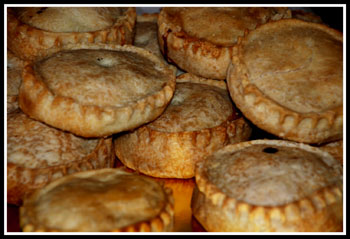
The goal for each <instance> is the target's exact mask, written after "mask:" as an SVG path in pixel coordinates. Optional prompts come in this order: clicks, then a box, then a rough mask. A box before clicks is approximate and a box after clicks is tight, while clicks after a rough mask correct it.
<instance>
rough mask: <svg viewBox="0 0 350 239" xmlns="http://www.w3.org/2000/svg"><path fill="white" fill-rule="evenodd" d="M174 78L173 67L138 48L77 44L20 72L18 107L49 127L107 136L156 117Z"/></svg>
mask: <svg viewBox="0 0 350 239" xmlns="http://www.w3.org/2000/svg"><path fill="white" fill-rule="evenodd" d="M175 80H176V77H175V69H173V68H170V67H169V66H168V65H166V64H165V63H163V62H162V61H161V60H160V59H159V58H158V57H156V56H155V55H153V54H152V53H150V52H149V51H147V50H144V49H142V48H138V47H135V46H131V45H125V46H119V45H112V44H75V45H69V46H66V47H65V49H64V50H62V51H60V52H57V53H53V54H50V53H47V55H46V56H45V57H43V58H42V59H41V60H39V61H36V62H33V63H32V64H29V65H28V66H26V67H25V68H24V72H23V81H22V84H21V87H20V93H19V106H20V108H21V109H22V110H23V111H24V112H25V113H26V114H27V115H29V116H30V117H32V118H34V119H37V120H40V121H43V122H45V123H47V124H49V125H51V126H53V127H56V128H59V129H62V130H66V131H69V132H72V133H74V134H76V135H79V136H83V137H105V136H109V135H112V134H114V133H117V132H121V131H124V130H129V129H133V128H136V127H138V126H140V125H142V124H145V123H147V122H149V121H151V120H154V119H155V118H156V117H158V116H159V115H160V114H161V113H162V112H163V111H164V109H165V108H166V106H167V105H168V103H169V102H170V100H171V98H172V96H173V92H174V90H175Z"/></svg>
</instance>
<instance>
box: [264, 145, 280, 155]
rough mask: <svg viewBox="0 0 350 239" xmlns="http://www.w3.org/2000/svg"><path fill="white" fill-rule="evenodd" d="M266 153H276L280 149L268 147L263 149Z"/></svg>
mask: <svg viewBox="0 0 350 239" xmlns="http://www.w3.org/2000/svg"><path fill="white" fill-rule="evenodd" d="M263 152H264V153H268V154H274V153H277V152H278V149H276V148H273V147H267V148H264V149H263Z"/></svg>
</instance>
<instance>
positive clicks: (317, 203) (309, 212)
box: [192, 140, 343, 232]
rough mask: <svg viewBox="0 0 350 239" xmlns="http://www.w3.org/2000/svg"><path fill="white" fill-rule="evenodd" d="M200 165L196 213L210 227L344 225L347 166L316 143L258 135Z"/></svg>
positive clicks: (329, 228) (320, 228)
mask: <svg viewBox="0 0 350 239" xmlns="http://www.w3.org/2000/svg"><path fill="white" fill-rule="evenodd" d="M196 166H197V167H196V176H195V179H196V187H195V188H194V192H193V196H192V213H193V215H194V216H195V218H196V219H197V220H198V221H199V222H200V224H201V225H202V226H203V227H204V228H205V229H206V230H207V231H209V232H212V231H217V232H339V231H342V230H343V192H342V191H343V189H342V188H343V167H342V165H341V164H340V163H339V162H338V161H337V160H336V159H334V158H333V157H332V156H331V155H330V154H328V153H326V152H323V151H322V150H319V149H318V148H316V147H311V146H309V145H306V144H302V143H296V142H291V141H284V140H253V141H248V142H242V143H238V144H234V145H228V146H225V147H223V148H221V149H219V150H218V151H216V152H214V153H213V154H212V155H210V156H209V157H207V158H206V159H205V160H204V161H201V162H199V163H198V164H197V165H196Z"/></svg>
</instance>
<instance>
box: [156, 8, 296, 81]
mask: <svg viewBox="0 0 350 239" xmlns="http://www.w3.org/2000/svg"><path fill="white" fill-rule="evenodd" d="M236 17H237V19H243V20H237V19H236ZM290 17H291V13H290V10H288V9H287V8H259V7H255V8H239V7H238V8H234V7H232V8H230V7H220V8H213V7H210V8H209V7H202V8H200V7H199V8H198V7H194V8H192V7H191V8H185V7H178V8H175V7H172V8H163V9H162V10H161V11H160V13H159V17H158V39H159V44H160V47H161V51H162V53H163V55H164V56H165V58H166V59H168V60H169V61H171V62H174V63H175V64H176V65H178V67H179V68H181V69H183V70H185V71H186V72H189V73H193V74H195V75H198V76H202V77H205V78H211V79H221V80H224V79H226V70H227V67H228V65H229V63H230V58H231V56H232V46H233V45H235V43H236V40H237V37H238V36H241V35H243V33H244V31H245V30H246V29H254V28H255V27H256V26H257V25H259V24H263V23H265V22H267V21H270V20H278V19H280V18H290ZM232 36H234V37H232Z"/></svg>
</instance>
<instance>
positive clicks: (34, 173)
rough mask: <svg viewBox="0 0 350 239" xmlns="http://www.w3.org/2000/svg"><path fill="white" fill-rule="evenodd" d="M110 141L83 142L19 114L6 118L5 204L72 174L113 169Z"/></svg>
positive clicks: (8, 115)
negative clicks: (99, 169)
mask: <svg viewBox="0 0 350 239" xmlns="http://www.w3.org/2000/svg"><path fill="white" fill-rule="evenodd" d="M114 159H115V154H114V150H113V143H112V138H111V137H109V138H105V139H104V138H101V139H85V138H81V137H77V136H75V135H73V134H70V133H67V132H63V131H61V130H57V129H55V128H53V127H50V126H48V125H46V124H44V123H41V122H39V121H36V120H33V119H30V118H29V117H28V116H27V115H26V114H24V113H23V112H21V111H20V110H16V111H14V112H12V113H8V114H7V203H10V204H16V205H20V204H21V203H22V200H23V198H25V197H26V196H28V195H29V194H31V193H32V192H33V191H35V190H36V189H38V188H41V187H43V186H44V185H46V184H48V183H49V182H51V181H53V180H55V179H58V178H60V177H63V176H65V175H67V174H72V173H74V172H77V171H86V170H91V169H98V168H111V167H113V164H114Z"/></svg>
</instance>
